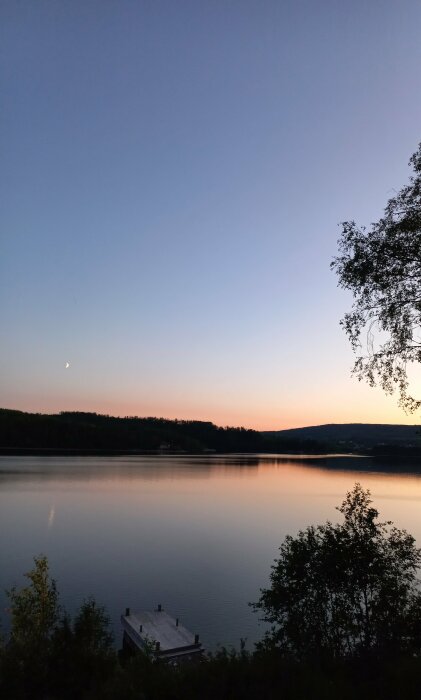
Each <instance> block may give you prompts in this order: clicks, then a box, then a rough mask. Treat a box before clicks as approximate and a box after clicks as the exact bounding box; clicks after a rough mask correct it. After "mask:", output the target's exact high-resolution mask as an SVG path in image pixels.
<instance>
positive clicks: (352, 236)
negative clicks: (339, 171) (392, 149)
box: [331, 144, 421, 411]
mask: <svg viewBox="0 0 421 700" xmlns="http://www.w3.org/2000/svg"><path fill="white" fill-rule="evenodd" d="M410 164H411V165H412V167H413V171H414V175H413V176H412V177H410V182H409V185H407V186H406V187H403V188H402V190H401V191H400V192H399V193H398V194H397V195H396V196H395V197H393V198H392V199H390V200H389V202H388V204H387V206H386V209H385V212H384V216H383V217H382V218H381V219H380V220H379V221H377V222H376V223H373V224H371V227H370V229H369V230H367V229H366V228H365V227H361V228H360V227H358V226H357V225H356V223H355V222H354V221H346V222H344V223H343V224H342V235H341V237H340V239H339V250H340V255H339V256H338V257H337V258H335V260H334V261H333V262H332V265H331V266H332V268H333V269H334V270H335V272H336V273H337V274H338V277H339V285H340V286H341V287H343V288H344V289H349V290H350V291H351V292H352V293H353V295H354V303H353V307H352V310H351V311H350V312H349V313H347V314H345V316H344V318H343V320H342V321H341V323H342V325H343V327H344V328H345V331H346V333H347V335H348V337H349V339H350V341H351V344H352V347H353V349H354V350H355V351H356V352H359V351H361V350H362V349H363V344H362V342H361V338H362V337H363V334H364V335H366V337H367V341H364V345H365V346H366V347H365V351H364V350H363V354H361V355H359V356H358V357H357V360H356V362H355V365H354V372H355V373H356V375H357V376H358V378H359V379H365V380H367V381H368V382H369V384H370V385H371V386H375V385H376V384H377V383H379V384H380V386H381V387H382V388H383V389H384V390H385V391H386V392H387V393H392V392H393V391H394V390H395V389H396V388H397V390H398V392H399V397H400V404H401V405H402V406H403V407H404V408H405V409H406V410H409V411H414V410H416V409H418V408H419V407H420V406H421V400H420V398H418V399H416V398H414V397H413V396H412V395H411V394H410V393H409V391H408V387H409V382H408V373H407V370H408V366H409V365H410V364H411V363H419V362H421V336H420V331H421V144H420V145H419V148H418V150H417V151H416V153H414V155H413V156H412V158H411V160H410ZM376 330H377V331H380V336H379V339H378V345H377V346H376V345H375V336H374V333H375V331H376Z"/></svg>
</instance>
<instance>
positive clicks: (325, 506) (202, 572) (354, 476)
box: [0, 455, 421, 645]
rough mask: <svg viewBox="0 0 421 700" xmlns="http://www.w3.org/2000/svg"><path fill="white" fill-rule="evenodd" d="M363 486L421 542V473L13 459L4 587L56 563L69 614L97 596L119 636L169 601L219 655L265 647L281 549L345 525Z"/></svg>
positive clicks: (3, 512) (220, 461) (220, 459)
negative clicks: (137, 612) (128, 615)
mask: <svg viewBox="0 0 421 700" xmlns="http://www.w3.org/2000/svg"><path fill="white" fill-rule="evenodd" d="M392 469H395V470H399V473H396V472H395V473H394V472H393V471H392ZM356 481H358V482H360V483H361V484H362V486H363V487H364V488H369V489H370V490H371V492H372V496H373V501H374V505H375V506H376V507H377V508H378V510H379V511H380V517H381V519H382V520H393V521H394V522H395V523H396V525H397V526H398V527H401V528H406V529H407V530H408V531H409V532H411V533H412V534H413V535H414V536H415V537H416V539H417V540H418V542H419V543H420V544H421V465H420V466H419V465H418V463H417V462H416V461H414V462H412V463H409V462H408V463H405V464H403V463H402V464H396V463H394V464H393V463H387V462H384V463H382V462H380V461H373V460H371V459H366V458H354V457H340V456H332V457H329V458H326V457H315V456H312V457H308V458H305V459H304V458H303V457H291V456H283V457H282V456H273V455H213V456H188V455H177V456H167V455H163V456H156V457H155V456H152V457H151V456H130V455H129V456H119V457H117V456H111V457H106V456H104V457H98V456H97V457H53V456H50V457H1V458H0V526H1V527H2V531H3V532H10V533H13V538H6V537H5V538H3V539H2V541H1V542H0V560H1V561H2V563H3V562H4V564H3V565H2V567H1V569H0V588H1V589H2V590H4V589H5V588H9V587H10V585H11V584H13V582H18V581H19V580H20V578H19V577H21V575H22V573H23V572H24V571H27V570H28V569H29V567H30V564H31V562H32V557H33V556H34V555H35V554H39V553H41V552H43V553H45V554H47V556H48V557H49V558H50V560H51V566H52V572H53V576H54V577H55V578H56V579H57V582H58V586H59V590H60V591H61V593H62V595H63V596H64V601H63V602H64V603H65V605H66V607H68V608H69V610H71V609H72V607H75V606H77V605H78V604H79V603H80V601H81V600H83V598H85V597H86V596H87V595H89V594H93V595H94V596H95V597H96V598H98V600H100V602H102V603H103V604H105V605H106V606H107V608H108V609H109V611H110V613H111V616H112V619H113V620H114V621H115V623H116V634H117V637H118V634H119V627H118V619H119V615H120V612H121V610H122V609H123V608H124V607H125V606H126V605H136V606H139V608H142V607H145V608H148V607H151V606H153V605H155V604H156V601H157V600H162V601H164V602H165V604H166V606H167V608H168V609H170V610H172V611H173V612H174V613H180V614H182V615H183V618H184V619H185V620H186V623H188V624H189V626H190V627H194V628H195V629H199V630H200V631H201V632H202V634H203V638H204V639H207V640H209V643H210V644H211V645H213V644H215V643H216V642H218V641H219V642H221V643H224V644H229V643H233V644H234V643H238V639H239V638H240V636H247V637H248V638H249V640H252V639H257V638H258V637H259V635H260V628H259V627H258V623H257V619H256V617H255V616H254V615H253V614H252V612H251V611H250V609H249V608H248V606H247V603H248V602H250V601H252V600H255V599H256V597H257V594H258V591H259V588H260V587H262V586H264V585H265V584H266V583H267V577H268V575H269V571H270V565H271V563H272V562H273V559H274V558H275V557H276V555H277V551H278V547H279V545H280V544H281V542H282V539H283V538H284V537H285V535H286V534H288V533H291V534H294V533H296V532H297V530H299V529H300V528H304V527H306V526H307V525H309V524H318V523H322V522H324V521H325V520H326V519H330V520H332V521H337V520H340V519H341V515H340V514H339V513H338V512H337V511H336V510H335V508H336V506H338V505H340V504H341V502H342V500H343V499H344V497H345V494H346V492H347V491H348V490H350V489H352V487H353V485H354V483H355V482H356ZM58 511H60V518H59V519H57V517H56V514H57V512H58ZM46 519H47V527H46ZM1 595H3V594H1ZM1 603H2V601H0V604H1ZM3 607H6V601H5V603H4V606H3ZM5 624H7V621H5Z"/></svg>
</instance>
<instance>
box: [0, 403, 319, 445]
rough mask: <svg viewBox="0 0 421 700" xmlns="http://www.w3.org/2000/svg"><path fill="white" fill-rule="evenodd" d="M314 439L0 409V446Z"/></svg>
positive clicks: (179, 422) (177, 423)
mask: <svg viewBox="0 0 421 700" xmlns="http://www.w3.org/2000/svg"><path fill="white" fill-rule="evenodd" d="M326 447H327V445H326V444H325V443H324V442H321V441H317V440H311V439H310V440H302V439H293V438H289V439H286V440H282V439H281V438H277V437H274V436H273V437H271V436H265V435H263V434H262V433H260V432H258V431H257V430H251V429H246V428H234V427H219V426H216V425H214V424H213V423H211V422H207V421H195V420H168V419H165V418H139V417H128V416H127V417H125V418H119V417H114V416H108V415H100V414H97V413H83V412H80V411H74V412H73V411H64V412H62V413H59V414H53V415H48V414H42V413H26V412H23V411H12V410H8V409H0V448H3V449H5V448H10V449H16V448H21V449H45V448H49V449H73V450H90V449H92V450H160V449H168V450H175V451H176V450H184V451H188V452H203V451H206V450H212V451H215V452H283V451H286V450H289V449H297V450H304V451H313V452H317V451H323V450H325V449H326Z"/></svg>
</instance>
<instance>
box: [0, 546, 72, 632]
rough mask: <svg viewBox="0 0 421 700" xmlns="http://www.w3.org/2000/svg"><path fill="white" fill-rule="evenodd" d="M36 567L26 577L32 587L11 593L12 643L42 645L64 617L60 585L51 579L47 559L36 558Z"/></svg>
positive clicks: (14, 590)
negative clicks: (61, 615) (62, 615)
mask: <svg viewBox="0 0 421 700" xmlns="http://www.w3.org/2000/svg"><path fill="white" fill-rule="evenodd" d="M34 563H35V566H34V568H33V569H31V571H28V572H27V573H26V574H25V576H26V578H27V579H28V580H29V585H28V586H25V587H24V588H22V589H20V590H18V589H17V588H16V586H13V588H11V590H10V591H9V592H8V595H9V599H10V602H11V613H12V641H13V642H14V643H18V644H31V645H33V644H42V643H44V642H46V641H48V640H49V639H50V637H51V635H52V634H53V632H54V628H55V625H56V624H57V622H58V619H59V616H60V607H59V603H58V593H57V586H56V582H55V581H54V579H51V577H50V571H49V564H48V560H47V557H45V556H39V557H34Z"/></svg>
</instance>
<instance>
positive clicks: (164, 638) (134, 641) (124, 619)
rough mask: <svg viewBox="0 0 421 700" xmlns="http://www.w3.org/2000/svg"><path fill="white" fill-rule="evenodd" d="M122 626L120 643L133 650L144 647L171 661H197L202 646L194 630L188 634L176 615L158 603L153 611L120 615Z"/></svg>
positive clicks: (202, 652)
mask: <svg viewBox="0 0 421 700" xmlns="http://www.w3.org/2000/svg"><path fill="white" fill-rule="evenodd" d="M121 624H122V627H123V630H124V637H123V645H124V646H126V647H129V648H131V649H133V650H136V649H140V650H142V651H145V650H146V649H148V650H149V651H150V652H152V654H153V655H154V656H155V658H156V659H162V660H165V661H169V662H172V663H178V662H184V661H199V660H200V659H201V657H203V655H204V649H203V647H202V644H201V642H200V641H199V635H198V634H192V633H191V632H189V630H188V629H186V628H185V627H184V625H182V624H181V623H180V621H179V619H178V618H173V617H171V615H168V613H166V612H165V610H163V608H162V605H158V607H157V609H156V610H154V611H153V612H137V613H131V612H130V608H126V614H125V615H122V616H121Z"/></svg>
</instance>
